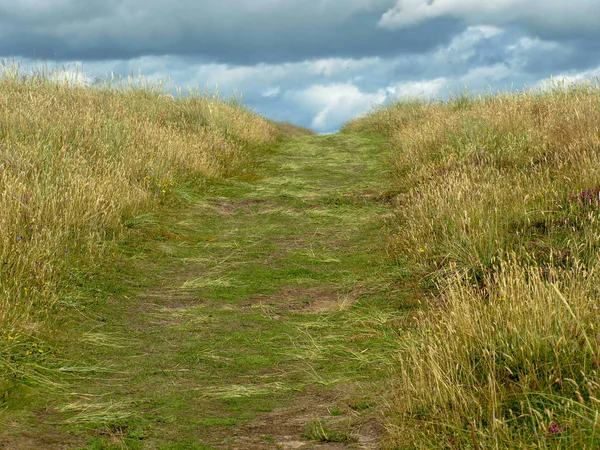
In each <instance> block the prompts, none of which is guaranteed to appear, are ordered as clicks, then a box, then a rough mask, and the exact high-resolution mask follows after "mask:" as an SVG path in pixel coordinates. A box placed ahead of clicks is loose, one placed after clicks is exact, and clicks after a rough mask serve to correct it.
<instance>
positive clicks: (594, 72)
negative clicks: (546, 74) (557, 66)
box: [532, 66, 600, 89]
mask: <svg viewBox="0 0 600 450" xmlns="http://www.w3.org/2000/svg"><path fill="white" fill-rule="evenodd" d="M585 82H591V83H593V84H600V66H598V67H596V68H595V69H590V70H585V71H583V72H569V73H559V74H557V75H553V76H552V77H550V78H544V79H542V80H539V81H538V82H536V83H534V84H533V86H532V87H533V88H538V89H549V88H552V87H554V86H556V85H557V84H563V85H565V86H569V85H572V84H575V83H585Z"/></svg>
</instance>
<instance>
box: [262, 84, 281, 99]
mask: <svg viewBox="0 0 600 450" xmlns="http://www.w3.org/2000/svg"><path fill="white" fill-rule="evenodd" d="M280 93H281V89H280V88H279V86H277V87H274V88H273V87H272V88H269V89H267V90H266V91H263V92H262V94H261V95H262V96H263V97H269V98H272V97H277V96H279V94H280Z"/></svg>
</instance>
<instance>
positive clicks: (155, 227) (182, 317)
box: [0, 135, 405, 449]
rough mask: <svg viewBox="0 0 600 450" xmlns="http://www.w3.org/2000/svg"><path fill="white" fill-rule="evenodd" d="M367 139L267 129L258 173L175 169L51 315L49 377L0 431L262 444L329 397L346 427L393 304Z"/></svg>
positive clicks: (384, 353) (79, 438)
mask: <svg viewBox="0 0 600 450" xmlns="http://www.w3.org/2000/svg"><path fill="white" fill-rule="evenodd" d="M381 145H382V140H377V139H374V138H372V137H365V136H359V135H344V136H341V135H340V136H337V137H336V136H300V137H294V138H285V139H282V138H280V141H279V143H278V144H277V145H276V146H271V147H269V148H264V149H263V150H262V157H261V159H260V160H257V161H256V163H255V165H254V167H253V169H252V171H253V173H255V174H256V176H252V177H248V176H244V177H235V176H234V177H229V178H223V179H218V180H212V181H210V182H205V183H203V184H202V185H201V186H193V185H186V186H184V187H180V189H181V191H174V192H173V195H172V197H171V199H170V201H169V202H167V203H165V204H164V205H163V207H162V208H160V209H157V210H155V211H154V212H153V213H152V214H143V215H138V216H136V217H134V218H132V219H130V220H129V221H128V222H127V226H128V227H129V228H128V230H129V231H128V234H127V235H126V236H125V237H124V238H122V239H119V240H117V241H116V242H115V243H113V244H110V251H111V252H112V253H114V255H115V257H114V258H113V259H111V260H110V261H105V262H101V261H99V262H98V263H97V266H96V271H95V273H96V275H95V276H92V275H91V274H90V273H89V272H87V271H86V272H84V273H81V275H80V277H81V278H80V280H81V282H80V284H78V289H77V290H76V291H75V293H74V294H73V297H72V298H71V299H70V300H69V301H70V302H72V303H73V304H76V305H77V310H78V311H79V312H78V314H77V315H76V316H65V317H63V319H61V320H62V323H61V328H62V329H63V330H65V332H63V333H58V335H57V336H59V337H57V340H56V343H55V346H56V348H57V349H58V355H59V356H57V358H56V363H55V364H54V365H53V366H52V367H54V368H55V369H56V368H60V367H62V368H63V370H62V371H61V372H60V374H61V377H60V378H61V381H62V383H63V384H64V389H50V390H49V391H48V393H47V394H46V395H45V396H44V399H43V401H42V400H41V399H40V397H39V396H38V395H37V392H38V391H37V390H35V389H34V390H32V391H31V392H30V395H27V393H26V392H20V391H19V392H17V390H15V391H14V394H13V393H11V394H10V396H9V399H14V401H13V400H9V401H8V402H5V406H6V407H7V408H6V409H5V410H4V412H2V413H1V414H2V416H3V417H4V418H5V419H6V420H7V421H10V423H11V424H12V425H11V427H9V428H7V429H6V430H3V431H2V432H0V442H3V441H2V439H4V440H8V442H10V443H11V444H14V445H15V447H16V445H17V443H18V442H19V436H22V435H24V434H27V433H31V434H33V429H34V425H33V424H34V423H35V424H36V425H35V427H39V423H46V422H48V424H49V423H50V422H52V424H53V426H54V429H55V431H56V430H57V431H56V432H57V433H59V434H60V436H61V438H62V439H64V440H65V441H68V440H69V439H73V440H74V442H77V443H79V447H78V448H82V449H83V448H112V447H111V446H119V445H121V446H127V447H128V448H210V446H213V447H215V448H227V446H228V445H233V444H235V443H236V442H238V444H237V445H250V443H255V444H256V445H273V448H275V447H276V446H277V445H281V443H282V442H285V439H287V437H286V436H288V435H295V436H296V438H297V439H300V438H301V435H302V434H303V433H305V432H306V430H307V427H308V426H309V425H308V424H309V423H313V422H314V421H315V420H317V421H318V420H321V419H323V418H328V417H331V414H330V411H337V410H339V411H347V410H350V411H353V414H352V417H350V416H348V418H347V419H348V421H349V422H348V424H347V427H348V429H349V430H350V429H352V427H353V426H354V425H353V423H354V422H352V421H353V420H354V421H355V422H356V423H357V424H358V423H359V422H360V421H361V420H367V419H366V418H369V417H376V416H377V415H378V414H379V411H380V410H381V409H382V408H383V407H384V404H385V402H386V399H385V396H384V395H383V392H384V391H385V387H384V386H385V382H386V380H387V379H388V368H389V367H390V366H391V365H392V360H393V352H394V351H395V349H397V348H398V346H399V345H400V342H399V340H398V332H397V329H398V326H399V324H401V323H403V321H404V315H405V313H404V311H403V310H402V309H401V308H400V306H401V302H402V300H401V294H400V290H401V287H400V286H399V285H398V283H397V275H396V273H397V270H396V268H395V267H394V266H393V265H391V264H387V263H385V260H386V256H385V249H384V248H383V245H382V226H383V223H382V219H381V216H382V215H383V214H385V213H386V212H387V211H388V208H389V205H388V204H387V203H386V202H385V201H381V200H380V199H381V198H383V196H384V194H383V191H384V189H385V187H386V178H385V176H386V170H387V169H386V165H385V154H384V153H383V150H382V148H381ZM65 301H66V300H65ZM66 330H69V331H68V332H66ZM19 342H20V341H19ZM49 353H50V350H49ZM15 386H20V385H19V384H16V385H15ZM14 389H17V387H15V388H14ZM19 389H22V388H19ZM11 392H12V391H11ZM365 398H368V399H372V400H369V407H368V408H367V407H365V408H363V407H361V406H360V405H362V403H361V402H364V401H365ZM357 405H359V406H357ZM307 411H309V412H310V413H309V414H308V415H307ZM47 416H52V419H51V420H48V419H46V417H47ZM270 417H273V419H269V418H270ZM345 419H346V418H345ZM265 420H266V421H267V423H270V421H271V420H274V421H276V423H279V422H281V423H290V424H292V423H293V424H295V425H294V426H291V425H288V428H287V429H282V428H281V427H279V426H273V427H271V428H269V427H264V426H262V425H258V424H260V423H261V421H265ZM315 423H316V422H315ZM357 426H358V425H357ZM290 427H291V428H290ZM199 429H202V430H203V431H202V433H201V434H200V435H199V434H198V430H199ZM357 429H358V430H360V429H362V428H360V427H359V428H357ZM248 430H251V431H248ZM324 430H325V429H324ZM325 431H326V433H325V435H323V436H317V439H319V440H327V439H328V440H329V441H339V442H346V441H348V442H349V441H350V440H351V439H350V438H349V434H348V435H342V434H339V435H338V434H336V432H330V431H329V429H326V430H325ZM43 434H44V433H43V431H42V433H41V435H42V436H43ZM38 435H40V433H38ZM358 435H359V436H360V431H358ZM264 436H271V441H272V442H271V441H269V442H267V441H265V440H264V439H263V437H264ZM315 436H316V435H315ZM367 437H368V438H369V439H370V441H373V439H379V436H367ZM365 438H366V437H365ZM240 439H245V440H244V441H243V442H244V443H245V444H242V443H241V442H242V441H239V440H240ZM177 442H181V445H180V444H175V443H177ZM259 443H261V444H259ZM178 445H180V447H178ZM102 446H105V447H102ZM186 446H187V447H186ZM74 448H77V447H74Z"/></svg>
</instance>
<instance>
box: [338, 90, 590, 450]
mask: <svg viewBox="0 0 600 450" xmlns="http://www.w3.org/2000/svg"><path fill="white" fill-rule="evenodd" d="M343 131H344V132H350V131H354V132H356V131H358V132H376V133H379V134H381V135H384V136H386V137H387V138H388V142H389V144H388V145H389V149H390V151H391V152H392V156H391V158H390V161H389V162H390V165H391V167H392V168H393V173H394V175H393V182H392V184H391V186H390V188H391V189H392V190H393V191H395V192H396V193H397V195H396V196H395V197H394V200H393V204H394V212H395V218H394V219H393V221H392V225H391V229H392V231H391V233H390V234H391V235H390V240H389V244H388V251H389V253H390V255H391V256H392V257H393V258H396V259H397V261H398V264H400V265H402V266H405V267H407V271H408V272H409V274H410V275H407V281H417V286H418V287H417V290H418V292H419V293H420V294H419V295H421V296H423V298H424V299H427V300H424V302H423V303H424V304H423V306H424V308H423V309H422V310H421V311H419V312H418V313H417V314H416V315H415V317H414V322H413V324H412V326H414V329H412V330H411V331H410V332H409V333H408V334H407V336H406V340H405V346H404V348H403V349H402V351H401V352H400V353H399V354H398V365H397V368H396V375H397V377H398V380H397V383H396V388H395V394H394V395H395V402H394V405H395V407H394V412H393V413H392V417H391V421H392V425H391V426H392V429H393V430H394V431H393V435H394V441H395V442H396V443H397V445H399V446H402V445H404V444H406V443H412V445H416V444H414V443H416V442H419V443H420V444H419V445H416V446H420V447H422V448H557V447H560V448H594V447H596V446H597V445H598V442H597V439H598V438H597V436H598V427H599V423H598V411H599V405H598V400H597V399H598V398H600V397H599V395H600V384H599V381H600V379H599V378H598V358H599V355H600V353H599V352H600V339H599V334H598V332H599V326H600V316H599V315H598V307H599V303H598V300H599V298H600V297H599V291H598V286H600V277H599V269H600V240H599V239H600V90H599V89H598V86H595V85H591V84H588V85H579V86H575V87H571V88H561V87H556V88H555V89H551V90H549V91H546V92H543V93H521V94H515V95H511V94H498V95H494V96H485V97H480V98H478V99H469V97H468V96H462V97H458V98H455V99H453V100H450V101H447V102H434V103H423V102H418V101H415V102H402V103H396V104H393V105H391V106H389V107H387V108H383V109H380V110H377V111H375V112H373V113H371V114H370V115H368V116H366V117H364V118H361V119H357V120H354V121H351V122H350V123H348V124H347V125H346V126H345V128H344V130H343ZM402 448H403V447H402Z"/></svg>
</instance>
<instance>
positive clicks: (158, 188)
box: [0, 63, 277, 393]
mask: <svg viewBox="0 0 600 450" xmlns="http://www.w3.org/2000/svg"><path fill="white" fill-rule="evenodd" d="M0 70H1V72H2V75H1V77H0V211H1V214H0V393H1V392H3V390H2V385H3V380H4V381H6V380H9V379H11V378H14V377H18V378H20V379H21V381H23V380H25V381H27V380H29V381H31V382H34V381H36V380H45V379H46V378H47V377H46V376H45V375H44V376H43V375H42V374H41V372H40V367H43V366H44V362H45V360H47V359H48V358H49V356H47V355H48V354H42V353H38V351H37V350H39V347H38V348H37V350H36V351H33V352H32V351H30V350H25V351H23V352H21V350H18V347H19V346H21V345H23V343H24V342H29V341H34V340H36V339H45V338H48V337H49V336H50V335H51V334H52V332H51V329H52V328H53V326H51V325H49V324H50V323H51V322H52V319H53V317H54V316H56V315H57V314H59V312H60V311H61V310H64V308H65V307H67V308H70V309H71V310H72V311H73V313H74V314H76V312H74V311H76V310H77V309H79V308H81V307H82V305H81V304H80V302H78V301H77V299H76V298H74V299H71V300H69V295H70V293H71V292H74V290H75V289H76V288H78V287H80V286H81V285H82V284H84V283H85V282H86V277H87V275H86V274H92V273H94V271H95V270H98V268H99V267H101V266H102V264H101V262H104V263H108V262H110V261H111V260H114V259H115V255H114V253H113V250H112V248H111V242H113V241H114V240H115V239H123V238H125V236H126V235H127V232H128V229H129V228H133V227H135V226H139V225H140V224H141V223H142V222H143V221H144V220H146V221H147V220H150V219H151V215H150V213H151V212H152V211H155V210H157V209H158V208H160V207H162V206H164V205H168V204H170V203H173V202H177V201H179V199H180V197H182V196H183V194H184V193H185V191H186V190H185V188H186V186H190V185H194V186H202V185H203V184H204V183H205V182H206V180H210V179H216V178H219V177H223V176H230V175H234V174H237V173H243V172H244V171H246V170H248V169H249V168H251V167H252V165H253V161H254V158H255V149H256V148H257V147H258V146H261V145H265V144H270V143H273V142H274V141H275V139H276V136H277V131H276V127H275V125H274V124H273V123H272V122H270V121H267V120H266V119H264V118H262V117H260V116H258V115H256V114H253V113H251V112H250V111H248V110H247V109H245V108H243V107H241V106H239V105H237V103H236V102H235V101H234V100H232V101H224V100H220V99H219V98H216V97H207V96H200V95H191V96H188V97H185V98H180V99H174V98H173V97H172V96H170V95H165V94H164V93H163V92H162V91H161V89H160V87H159V86H158V85H155V86H142V85H138V86H129V87H128V88H123V87H122V86H112V87H111V86H108V85H104V86H101V87H83V86H78V85H69V83H67V82H61V81H60V80H61V78H60V76H59V75H60V73H53V72H49V71H47V70H46V71H44V70H41V71H38V72H36V73H31V72H28V73H26V72H24V71H23V70H22V69H21V68H20V67H19V66H18V65H14V64H13V65H9V64H6V63H4V64H3V65H2V66H1V67H0ZM57 75H58V76H57ZM27 352H29V353H27ZM21 353H23V354H21ZM34 357H35V358H34ZM36 374H37V375H36Z"/></svg>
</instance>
